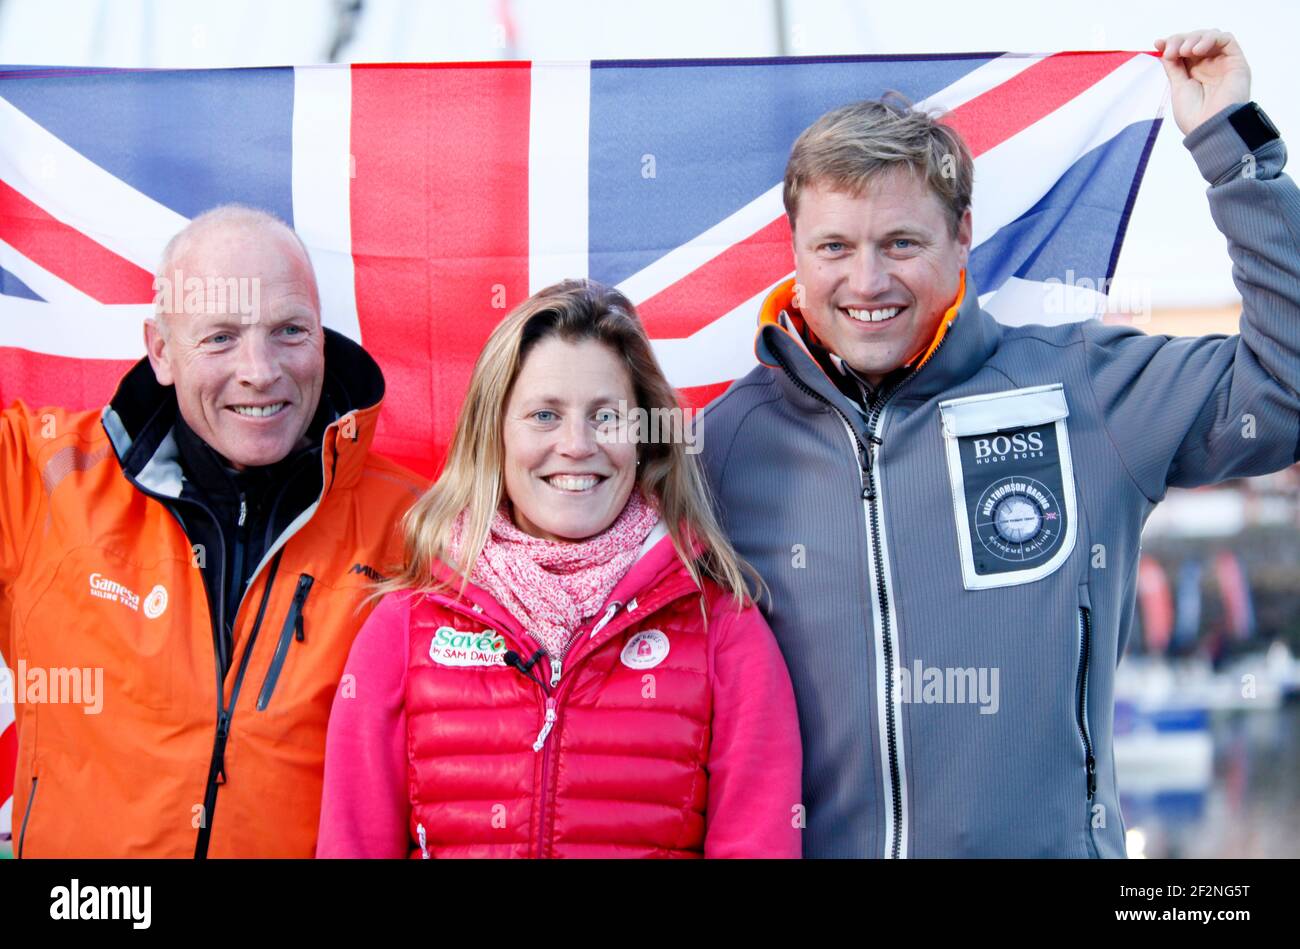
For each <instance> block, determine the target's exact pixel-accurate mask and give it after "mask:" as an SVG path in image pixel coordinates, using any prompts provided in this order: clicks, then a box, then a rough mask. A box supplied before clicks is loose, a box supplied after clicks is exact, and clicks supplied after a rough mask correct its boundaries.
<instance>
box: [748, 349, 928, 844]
mask: <svg viewBox="0 0 1300 949" xmlns="http://www.w3.org/2000/svg"><path fill="white" fill-rule="evenodd" d="M946 339H947V336H946V335H945V336H944V339H943V340H940V341H939V346H938V347H936V348H935V352H938V350H939V349H940V348H942V346H943V343H944V340H946ZM772 355H773V356H774V357H775V358H776V361H777V363H779V364H780V366H781V368H782V369H783V370H784V371H785V374H786V376H787V377H788V378H789V379H790V381H791V382H792V383H794V385H795V387H796V388H798V389H799V390H800V391H801V392H803V393H804V394H805V395H807V396H810V397H811V398H813V399H816V400H817V401H818V402H821V403H822V404H823V405H825V406H826V407H827V408H829V409H830V410H831V411H833V412H834V413H835V414H836V415H837V416H839V419H840V421H841V422H842V423H843V424H844V427H845V428H846V429H847V430H848V433H849V435H850V436H851V437H852V440H853V444H854V446H855V448H856V453H857V462H858V467H859V474H860V476H861V481H862V485H863V488H862V500H863V503H864V505H865V506H866V509H867V517H866V521H867V525H866V526H867V530H868V535H869V538H870V547H871V556H872V560H873V563H874V567H875V574H876V590H875V596H876V603H877V605H878V606H879V609H880V627H881V646H882V650H883V653H884V667H885V669H886V670H888V671H889V673H890V675H891V676H892V671H893V667H894V652H895V651H894V644H893V631H892V629H891V628H890V623H889V602H890V600H889V585H888V583H886V581H885V554H884V549H883V545H882V544H881V542H880V510H879V505H880V492H879V491H878V490H877V489H876V478H875V471H874V465H873V461H874V457H873V454H872V453H873V451H874V450H875V449H876V448H877V447H878V446H879V445H880V444H881V441H880V438H879V437H878V436H877V435H876V426H877V424H878V423H881V422H883V419H884V412H885V406H886V403H888V402H889V400H890V399H891V398H893V396H894V393H896V392H897V391H898V390H899V389H900V388H902V386H903V385H904V384H905V383H906V382H907V381H908V380H909V379H911V378H912V377H913V376H914V375H916V373H917V371H918V370H919V369H920V368H921V367H920V366H919V365H918V366H916V367H914V368H913V369H912V370H911V371H910V372H908V373H907V375H905V376H903V378H901V379H899V380H898V381H897V382H896V383H894V384H893V385H892V386H890V388H889V389H887V390H885V391H883V392H881V393H879V394H878V395H877V396H876V397H875V398H873V399H872V400H871V401H870V402H869V403H868V406H867V441H868V442H869V443H870V448H869V447H868V446H867V445H865V444H863V442H862V439H860V438H859V437H858V434H857V432H856V431H855V430H854V428H853V425H852V423H851V422H850V421H849V419H848V417H847V416H846V415H845V414H844V413H843V412H841V411H840V410H839V408H838V407H836V406H835V405H834V404H833V403H831V402H830V400H828V399H827V398H825V397H824V396H823V395H821V393H819V392H817V391H816V390H815V389H813V388H812V387H811V386H809V385H808V384H807V383H805V382H804V381H803V380H802V379H800V378H799V377H798V376H797V375H796V374H795V372H794V371H793V370H792V369H791V368H790V364H789V363H788V362H787V361H786V360H785V357H784V356H782V355H781V354H780V353H779V352H777V351H776V349H773V350H772ZM933 355H934V354H933V353H932V354H931V357H933ZM927 361H928V360H927ZM881 427H882V428H883V425H882V426H881ZM891 685H892V680H890V681H887V682H886V683H885V689H884V692H885V694H884V695H882V696H880V698H879V701H881V702H882V703H884V706H885V744H886V749H887V752H888V756H889V760H888V771H889V774H888V781H889V784H888V788H887V791H888V794H889V798H890V815H891V817H892V824H887V825H886V829H885V856H886V857H888V858H891V859H899V858H901V857H902V856H903V840H902V838H903V835H902V833H901V828H902V826H903V824H902V822H903V784H902V772H901V770H900V767H899V760H898V759H899V755H898V721H897V716H896V715H895V714H894V701H893V698H892V696H893V689H892V687H891ZM879 691H881V690H880V689H877V692H879Z"/></svg>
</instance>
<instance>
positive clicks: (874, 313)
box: [848, 306, 902, 323]
mask: <svg viewBox="0 0 1300 949" xmlns="http://www.w3.org/2000/svg"><path fill="white" fill-rule="evenodd" d="M900 309H902V308H901V307H897V306H890V307H885V308H884V309H880V310H854V309H851V308H850V309H849V310H848V313H849V316H851V317H853V318H854V319H855V320H857V321H858V322H859V323H881V322H884V321H885V320H892V319H893V318H894V317H896V316H898V311H899V310H900Z"/></svg>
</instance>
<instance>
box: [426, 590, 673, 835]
mask: <svg viewBox="0 0 1300 949" xmlns="http://www.w3.org/2000/svg"><path fill="white" fill-rule="evenodd" d="M691 589H694V588H693V587H692V588H691ZM690 592H691V591H690V590H688V589H686V588H683V590H682V592H681V593H674V594H673V595H672V596H668V597H666V598H664V599H663V600H662V601H659V602H654V603H652V604H651V605H650V607H649V608H647V609H645V610H642V612H643V613H644V614H645V615H646V616H649V615H651V614H652V613H654V612H655V611H657V610H660V609H663V608H664V607H665V606H667V605H668V604H670V603H672V602H674V601H675V600H677V599H678V598H680V597H682V596H686V595H688V594H689V593H690ZM436 602H439V603H441V604H443V605H444V606H446V607H447V608H448V609H451V610H454V611H456V612H458V613H461V614H462V615H465V610H464V609H463V608H461V607H460V606H459V605H458V604H457V603H456V602H455V601H453V600H451V599H449V598H446V597H438V598H437V600H436ZM633 602H635V600H633ZM621 605H622V604H621V603H620V602H619V601H618V600H615V601H613V602H612V603H610V604H609V606H608V607H606V609H605V615H604V616H603V617H601V619H600V620H599V622H597V623H596V624H595V626H594V627H593V629H592V631H591V632H590V633H588V634H587V636H586V637H583V636H582V635H581V630H579V631H578V633H575V634H574V635H573V636H572V637H570V639H569V645H567V646H566V647H565V648H564V652H562V653H561V654H560V655H561V657H563V656H567V655H568V652H569V650H570V649H572V648H573V645H574V644H575V643H577V642H580V641H581V640H583V639H584V638H586V639H591V638H593V637H594V636H595V635H596V633H597V632H599V631H600V630H601V629H604V628H605V626H606V624H608V623H609V621H610V620H612V619H613V618H614V616H615V614H617V612H618V609H619V607H620V606H621ZM470 618H471V619H473V620H474V622H478V621H479V619H478V617H477V614H474V615H473V616H471V617H470ZM511 636H512V638H514V639H517V640H519V642H520V643H524V642H526V641H527V635H526V634H525V635H524V636H522V637H521V636H516V635H515V634H514V633H511ZM593 655H595V651H594V650H588V651H587V652H586V653H584V654H583V655H582V656H581V658H579V660H578V662H577V664H576V665H575V666H574V667H573V668H575V669H576V668H577V667H578V665H581V664H582V663H583V662H586V661H587V659H589V658H590V657H591V656H593ZM562 662H563V659H561V660H558V661H556V662H555V663H553V664H552V666H551V680H550V681H551V685H550V687H549V688H548V687H547V686H546V684H545V683H540V684H539V685H538V687H539V688H540V689H541V691H542V696H543V702H542V710H543V716H542V727H541V730H540V731H539V732H538V733H537V739H536V740H535V741H534V742H533V751H535V752H538V753H540V754H541V756H542V781H541V786H540V788H539V790H538V795H539V797H538V805H537V839H536V844H535V850H534V853H535V854H536V856H537V858H538V859H543V858H544V852H543V851H544V849H545V846H546V816H547V815H546V801H547V798H548V797H549V796H550V784H551V748H552V747H554V744H555V743H554V742H551V741H548V740H547V739H548V738H549V737H550V735H551V733H552V731H553V730H554V728H555V726H556V724H557V723H558V722H559V716H560V704H561V700H562V699H563V698H567V696H568V691H567V687H566V691H565V694H564V695H563V696H562V695H560V693H559V691H558V687H559V684H560V671H557V670H562V668H563V666H562ZM569 681H570V682H572V681H573V677H572V676H570V678H569ZM421 826H422V825H421ZM417 830H418V828H417Z"/></svg>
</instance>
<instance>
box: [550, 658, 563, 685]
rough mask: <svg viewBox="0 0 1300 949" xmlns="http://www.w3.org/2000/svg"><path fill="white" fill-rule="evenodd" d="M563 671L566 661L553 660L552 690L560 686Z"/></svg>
mask: <svg viewBox="0 0 1300 949" xmlns="http://www.w3.org/2000/svg"><path fill="white" fill-rule="evenodd" d="M563 671H564V660H562V659H552V660H551V688H552V689H553V688H555V687H556V686H557V685H559V684H560V673H561V672H563Z"/></svg>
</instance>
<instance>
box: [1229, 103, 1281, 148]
mask: <svg viewBox="0 0 1300 949" xmlns="http://www.w3.org/2000/svg"><path fill="white" fill-rule="evenodd" d="M1228 121H1229V122H1230V123H1232V127H1233V129H1234V130H1236V132H1237V134H1238V135H1240V136H1241V140H1242V141H1243V142H1245V143H1246V147H1247V148H1249V149H1250V150H1251V151H1252V152H1255V151H1259V149H1261V148H1263V147H1264V146H1265V145H1267V144H1268V143H1269V142H1271V141H1274V140H1275V139H1278V138H1281V135H1280V134H1279V133H1278V130H1277V126H1276V125H1274V124H1273V122H1272V120H1270V119H1269V117H1268V116H1267V115H1266V114H1265V112H1264V110H1263V109H1261V108H1260V107H1259V106H1258V105H1257V104H1255V103H1254V102H1247V103H1246V104H1245V105H1243V106H1241V107H1240V108H1238V109H1237V110H1236V111H1234V112H1233V113H1232V114H1231V115H1229V116H1228Z"/></svg>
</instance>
